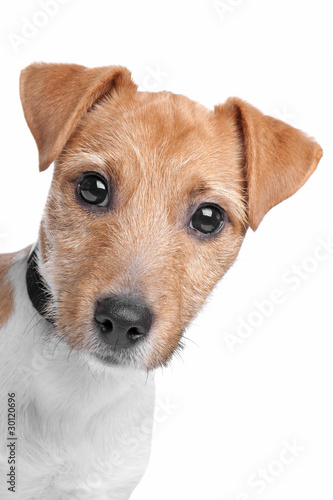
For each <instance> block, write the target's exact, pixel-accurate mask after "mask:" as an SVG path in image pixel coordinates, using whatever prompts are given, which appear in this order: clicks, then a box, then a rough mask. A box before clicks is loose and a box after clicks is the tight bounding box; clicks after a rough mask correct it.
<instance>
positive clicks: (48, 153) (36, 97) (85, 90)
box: [20, 63, 137, 170]
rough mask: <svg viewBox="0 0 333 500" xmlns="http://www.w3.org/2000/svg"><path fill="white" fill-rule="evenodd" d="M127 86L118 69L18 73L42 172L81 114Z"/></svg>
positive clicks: (55, 67)
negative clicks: (107, 95) (100, 100)
mask: <svg viewBox="0 0 333 500" xmlns="http://www.w3.org/2000/svg"><path fill="white" fill-rule="evenodd" d="M123 86H128V87H131V88H132V89H133V90H136V88H137V87H136V85H135V84H134V83H133V82H132V80H131V74H130V72H129V71H128V70H127V69H126V68H123V67H121V66H105V67H101V68H92V69H90V68H85V67H84V66H78V65H76V64H46V63H39V64H31V65H30V66H28V67H27V68H25V69H24V70H23V71H22V72H21V77H20V94H21V101H22V105H23V111H24V115H25V118H26V120H27V123H28V126H29V128H30V130H31V133H32V135H33V136H34V138H35V141H36V143H37V147H38V151H39V169H40V170H45V169H46V168H47V167H48V166H49V165H50V163H52V162H53V160H55V158H56V157H57V156H58V155H59V153H61V151H62V149H63V148H64V146H65V144H66V142H67V141H68V139H69V138H70V136H71V135H72V134H73V132H74V131H75V129H76V127H77V126H78V124H79V122H80V120H81V118H82V117H83V116H84V114H85V113H86V112H87V111H88V110H89V109H90V108H91V107H92V106H93V105H94V104H95V103H96V101H97V100H98V99H100V98H101V97H103V96H104V95H105V94H107V93H109V92H111V91H113V90H114V89H119V88H120V87H123Z"/></svg>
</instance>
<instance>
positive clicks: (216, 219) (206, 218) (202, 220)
mask: <svg viewBox="0 0 333 500" xmlns="http://www.w3.org/2000/svg"><path fill="white" fill-rule="evenodd" d="M223 225H224V210H223V209H222V208H221V207H219V206H217V205H203V206H201V207H199V208H198V210H197V211H196V212H195V213H194V215H193V216H192V219H191V221H190V227H191V228H192V229H195V230H196V231H198V232H199V233H202V234H205V235H206V234H214V233H217V232H218V231H219V230H220V229H222V227H223Z"/></svg>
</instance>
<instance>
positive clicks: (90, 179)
mask: <svg viewBox="0 0 333 500" xmlns="http://www.w3.org/2000/svg"><path fill="white" fill-rule="evenodd" d="M77 192H78V194H79V196H80V198H81V199H82V200H83V201H85V202H86V203H89V205H97V206H99V207H106V206H107V205H108V204H109V192H108V186H107V182H106V180H105V179H103V177H102V176H100V175H96V174H88V175H86V176H85V177H83V179H82V180H81V181H80V182H79V184H78V186H77Z"/></svg>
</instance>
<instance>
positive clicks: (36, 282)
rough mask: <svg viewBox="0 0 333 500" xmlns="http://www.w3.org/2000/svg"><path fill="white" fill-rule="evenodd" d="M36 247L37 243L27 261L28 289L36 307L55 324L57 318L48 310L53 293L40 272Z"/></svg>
mask: <svg viewBox="0 0 333 500" xmlns="http://www.w3.org/2000/svg"><path fill="white" fill-rule="evenodd" d="M36 249H37V245H34V246H33V247H32V249H31V251H30V254H29V257H28V261H27V263H28V267H27V273H26V284H27V290H28V294H29V297H30V300H31V302H32V305H33V306H34V308H35V309H36V310H37V311H38V312H39V314H40V315H41V316H43V317H44V318H45V319H46V320H47V321H49V322H50V323H52V324H54V323H55V319H54V317H53V316H52V315H51V313H50V311H49V310H48V309H49V304H50V300H51V297H52V295H51V292H50V289H49V287H48V286H47V283H46V282H45V280H44V278H43V277H42V275H41V274H40V272H39V269H38V260H37V252H36Z"/></svg>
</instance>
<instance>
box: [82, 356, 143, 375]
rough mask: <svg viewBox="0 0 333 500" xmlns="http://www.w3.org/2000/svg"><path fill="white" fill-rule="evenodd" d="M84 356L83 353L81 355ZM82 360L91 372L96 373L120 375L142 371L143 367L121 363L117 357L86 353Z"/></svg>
mask: <svg viewBox="0 0 333 500" xmlns="http://www.w3.org/2000/svg"><path fill="white" fill-rule="evenodd" d="M81 355H82V353H81ZM82 358H83V359H84V361H85V362H86V363H87V365H88V366H89V368H90V370H91V371H93V372H95V373H115V374H119V373H122V372H124V373H125V372H128V371H142V370H144V367H143V366H140V365H139V364H137V365H135V364H134V363H130V362H127V363H125V362H124V361H121V360H119V359H117V357H115V356H102V355H96V354H91V353H88V352H86V353H84V354H83V355H82Z"/></svg>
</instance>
